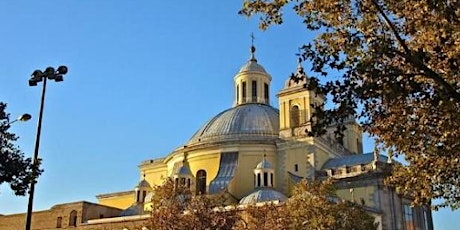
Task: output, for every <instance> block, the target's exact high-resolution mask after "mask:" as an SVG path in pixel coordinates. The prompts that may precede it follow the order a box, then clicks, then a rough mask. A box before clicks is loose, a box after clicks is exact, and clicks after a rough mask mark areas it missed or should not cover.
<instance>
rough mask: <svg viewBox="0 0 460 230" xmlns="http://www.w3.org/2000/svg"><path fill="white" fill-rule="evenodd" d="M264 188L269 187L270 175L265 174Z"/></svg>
mask: <svg viewBox="0 0 460 230" xmlns="http://www.w3.org/2000/svg"><path fill="white" fill-rule="evenodd" d="M264 186H268V173H266V172H264Z"/></svg>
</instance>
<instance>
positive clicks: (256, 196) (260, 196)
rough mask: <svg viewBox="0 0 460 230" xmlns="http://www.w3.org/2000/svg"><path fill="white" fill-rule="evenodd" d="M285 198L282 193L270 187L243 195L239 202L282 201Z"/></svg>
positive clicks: (244, 203)
mask: <svg viewBox="0 0 460 230" xmlns="http://www.w3.org/2000/svg"><path fill="white" fill-rule="evenodd" d="M287 199H288V198H287V197H286V196H285V195H284V194H283V193H280V192H278V191H276V190H274V189H272V188H263V189H259V190H257V191H255V192H253V193H251V194H249V195H247V196H245V197H243V198H242V199H241V200H240V204H243V205H249V204H256V203H261V202H269V201H272V202H273V201H278V202H284V201H286V200H287Z"/></svg>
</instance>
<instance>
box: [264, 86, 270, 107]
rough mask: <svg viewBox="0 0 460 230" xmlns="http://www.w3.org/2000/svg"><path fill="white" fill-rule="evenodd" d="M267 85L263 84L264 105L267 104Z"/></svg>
mask: <svg viewBox="0 0 460 230" xmlns="http://www.w3.org/2000/svg"><path fill="white" fill-rule="evenodd" d="M268 97H269V95H268V84H267V83H264V98H265V103H268Z"/></svg>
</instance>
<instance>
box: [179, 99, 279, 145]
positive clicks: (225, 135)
mask: <svg viewBox="0 0 460 230" xmlns="http://www.w3.org/2000/svg"><path fill="white" fill-rule="evenodd" d="M278 133H279V112H278V110H277V109H275V108H273V107H271V106H269V105H265V104H256V103H250V104H243V105H239V106H236V107H233V108H231V109H227V110H225V111H223V112H221V113H220V114H218V115H217V116H215V117H214V118H212V119H211V120H209V121H208V122H206V124H204V125H203V126H202V127H201V128H200V129H199V130H198V131H197V132H196V133H195V134H194V135H193V136H192V138H191V139H190V140H189V142H188V143H187V145H194V144H199V143H209V142H221V141H231V140H274V139H276V138H278Z"/></svg>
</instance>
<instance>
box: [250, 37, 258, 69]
mask: <svg viewBox="0 0 460 230" xmlns="http://www.w3.org/2000/svg"><path fill="white" fill-rule="evenodd" d="M254 40H255V37H254V33H251V58H250V59H249V60H250V61H254V62H257V59H256V57H255V52H256V47H255V46H254Z"/></svg>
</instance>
